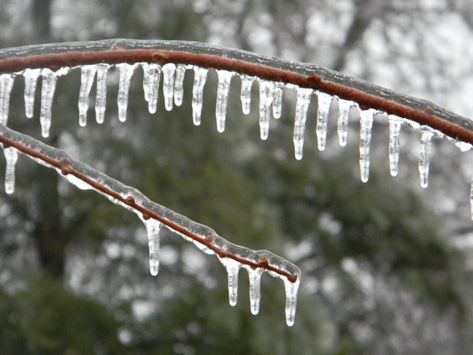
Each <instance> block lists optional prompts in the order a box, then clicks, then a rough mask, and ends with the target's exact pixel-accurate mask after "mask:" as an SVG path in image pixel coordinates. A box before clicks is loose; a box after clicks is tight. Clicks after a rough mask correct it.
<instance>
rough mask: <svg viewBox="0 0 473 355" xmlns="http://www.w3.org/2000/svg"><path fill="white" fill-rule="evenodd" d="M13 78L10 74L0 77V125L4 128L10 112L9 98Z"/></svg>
mask: <svg viewBox="0 0 473 355" xmlns="http://www.w3.org/2000/svg"><path fill="white" fill-rule="evenodd" d="M14 80H15V77H14V76H13V75H12V74H1V75H0V124H2V125H4V126H6V125H7V121H8V112H9V111H10V96H11V90H12V88H13V82H14Z"/></svg>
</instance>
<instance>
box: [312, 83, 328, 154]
mask: <svg viewBox="0 0 473 355" xmlns="http://www.w3.org/2000/svg"><path fill="white" fill-rule="evenodd" d="M317 98H318V101H317V127H316V133H317V147H318V148H319V150H320V151H322V150H325V145H326V143H327V121H328V114H329V111H330V103H331V102H332V96H330V95H328V94H326V93H324V92H321V91H318V92H317Z"/></svg>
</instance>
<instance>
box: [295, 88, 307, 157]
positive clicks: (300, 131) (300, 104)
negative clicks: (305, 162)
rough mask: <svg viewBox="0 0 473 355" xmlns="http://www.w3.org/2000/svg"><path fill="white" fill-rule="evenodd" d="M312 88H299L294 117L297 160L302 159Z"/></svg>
mask: <svg viewBox="0 0 473 355" xmlns="http://www.w3.org/2000/svg"><path fill="white" fill-rule="evenodd" d="M311 94H312V89H303V88H297V98H296V115H295V119H294V136H293V141H294V155H295V157H296V159H297V160H301V159H302V154H303V149H304V131H305V122H306V120H307V110H308V108H309V104H310V96H311Z"/></svg>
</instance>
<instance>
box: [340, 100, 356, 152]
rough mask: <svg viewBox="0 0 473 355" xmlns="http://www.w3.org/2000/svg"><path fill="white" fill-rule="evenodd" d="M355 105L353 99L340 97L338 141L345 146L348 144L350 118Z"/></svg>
mask: <svg viewBox="0 0 473 355" xmlns="http://www.w3.org/2000/svg"><path fill="white" fill-rule="evenodd" d="M353 106H354V103H353V101H348V100H344V99H340V98H339V99H338V121H337V133H338V143H339V144H340V146H342V147H344V146H346V145H347V137H348V119H349V117H350V109H351V108H352V107H353Z"/></svg>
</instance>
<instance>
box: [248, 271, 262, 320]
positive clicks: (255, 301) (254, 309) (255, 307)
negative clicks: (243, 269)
mask: <svg viewBox="0 0 473 355" xmlns="http://www.w3.org/2000/svg"><path fill="white" fill-rule="evenodd" d="M262 273H263V270H261V269H260V268H256V269H252V268H249V269H248V278H249V280H250V310H251V314H253V315H257V314H258V313H259V305H260V300H261V274H262Z"/></svg>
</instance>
